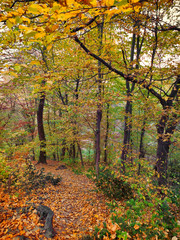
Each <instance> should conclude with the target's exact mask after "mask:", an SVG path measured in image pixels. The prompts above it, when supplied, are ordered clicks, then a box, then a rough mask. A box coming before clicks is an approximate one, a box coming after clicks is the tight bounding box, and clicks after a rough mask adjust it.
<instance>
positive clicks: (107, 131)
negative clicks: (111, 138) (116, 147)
mask: <svg viewBox="0 0 180 240" xmlns="http://www.w3.org/2000/svg"><path fill="white" fill-rule="evenodd" d="M108 135H109V103H107V113H106V136H105V140H104V162H105V163H107V145H108Z"/></svg>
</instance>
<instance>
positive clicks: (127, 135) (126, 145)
mask: <svg viewBox="0 0 180 240" xmlns="http://www.w3.org/2000/svg"><path fill="white" fill-rule="evenodd" d="M124 124H125V125H124V139H123V148H122V153H121V159H122V165H123V166H122V167H123V172H125V163H126V161H127V160H129V159H131V158H130V154H131V152H130V151H131V141H130V140H131V130H132V102H131V101H130V100H127V102H126V108H125V117H124Z"/></svg>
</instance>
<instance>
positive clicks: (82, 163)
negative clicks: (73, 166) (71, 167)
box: [77, 143, 84, 166]
mask: <svg viewBox="0 0 180 240" xmlns="http://www.w3.org/2000/svg"><path fill="white" fill-rule="evenodd" d="M77 145H78V150H79V154H80V159H81V165H82V166H84V161H83V156H82V151H81V146H80V144H79V143H77Z"/></svg>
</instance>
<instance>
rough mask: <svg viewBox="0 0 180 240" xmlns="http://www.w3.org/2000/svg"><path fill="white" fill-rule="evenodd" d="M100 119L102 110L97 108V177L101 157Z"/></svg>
mask: <svg viewBox="0 0 180 240" xmlns="http://www.w3.org/2000/svg"><path fill="white" fill-rule="evenodd" d="M101 118H102V110H101V109H100V108H98V110H97V113H96V174H97V176H98V175H99V162H100V156H101V147H100V143H101V141H100V139H101V137H100V136H101Z"/></svg>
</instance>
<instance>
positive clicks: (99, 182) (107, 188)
mask: <svg viewBox="0 0 180 240" xmlns="http://www.w3.org/2000/svg"><path fill="white" fill-rule="evenodd" d="M94 180H95V184H96V186H97V187H98V189H100V190H101V191H102V192H103V193H104V194H106V195H107V196H108V197H109V198H112V199H116V200H122V199H129V198H132V197H133V190H132V188H131V185H130V184H129V183H128V182H127V181H125V180H123V178H122V177H117V176H116V174H115V172H114V171H113V170H112V169H110V168H108V167H101V170H100V173H99V176H98V177H95V179H94Z"/></svg>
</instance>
